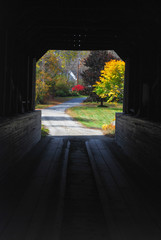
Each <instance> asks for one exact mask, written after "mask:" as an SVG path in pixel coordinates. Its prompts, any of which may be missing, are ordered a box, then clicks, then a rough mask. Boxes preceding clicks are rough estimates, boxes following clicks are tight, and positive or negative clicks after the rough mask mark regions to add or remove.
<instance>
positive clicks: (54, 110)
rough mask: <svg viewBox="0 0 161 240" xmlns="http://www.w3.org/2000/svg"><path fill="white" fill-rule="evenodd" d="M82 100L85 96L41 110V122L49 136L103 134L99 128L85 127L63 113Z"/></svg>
mask: <svg viewBox="0 0 161 240" xmlns="http://www.w3.org/2000/svg"><path fill="white" fill-rule="evenodd" d="M83 100H85V98H75V99H72V100H69V101H67V102H65V103H62V104H59V105H57V106H53V107H50V108H46V109H43V110H42V124H44V125H45V126H47V127H48V129H49V131H50V135H51V136H85V135H87V136H89V135H103V134H102V131H101V130H95V129H89V128H86V127H84V126H83V125H81V124H80V123H78V122H76V121H74V120H73V118H72V117H70V116H69V115H68V114H66V113H65V111H66V109H68V108H70V107H74V106H79V105H80V104H81V103H82V102H83Z"/></svg>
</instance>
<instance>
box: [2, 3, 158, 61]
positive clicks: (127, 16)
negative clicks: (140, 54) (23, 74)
mask: <svg viewBox="0 0 161 240" xmlns="http://www.w3.org/2000/svg"><path fill="white" fill-rule="evenodd" d="M160 11H161V7H160V4H159V3H158V5H156V4H155V5H154V6H153V5H152V4H148V3H145V4H144V1H133V2H131V1H129V3H122V1H120V3H119V4H116V2H114V3H112V1H104V2H100V3H98V2H96V3H94V1H93V2H92V5H88V4H87V1H86V2H85V1H84V2H83V1H80V2H77V1H75V4H73V3H72V1H63V0H62V1H58V0H57V1H48V0H46V1H44V2H43V3H40V1H27V0H26V1H13V2H12V3H9V2H7V1H6V2H5V3H4V4H3V5H2V7H1V12H0V22H1V23H0V27H1V28H2V29H8V33H9V38H10V39H12V41H13V44H15V46H18V47H20V48H21V49H22V50H23V49H25V50H26V49H27V50H28V51H30V52H32V54H34V55H35V56H37V57H39V55H41V54H42V53H43V52H44V51H46V50H47V49H76V50H79V49H115V50H116V51H125V49H126V51H128V49H129V48H130V46H131V45H134V44H136V42H137V41H140V39H141V38H142V37H143V36H144V35H146V34H147V35H148V34H149V36H151V34H152V33H153V31H154V29H156V28H157V27H158V26H159V27H160V22H161V18H160V15H161V14H160ZM159 31H160V29H159ZM150 33H151V34H150Z"/></svg>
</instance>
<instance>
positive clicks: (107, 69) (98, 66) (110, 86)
mask: <svg viewBox="0 0 161 240" xmlns="http://www.w3.org/2000/svg"><path fill="white" fill-rule="evenodd" d="M124 71H125V63H124V61H123V60H122V59H121V58H120V57H119V55H118V54H117V53H116V52H115V51H114V50H90V51H87V50H86V51H83V50H82V51H78V50H77V51H76V50H74V51H71V50H49V51H47V52H46V53H45V54H44V55H43V56H42V57H41V58H40V59H39V60H38V61H37V63H36V97H35V102H36V109H41V111H42V124H43V125H44V124H47V126H48V127H49V128H51V129H50V132H52V134H53V133H54V125H55V128H58V127H59V126H58V125H59V124H60V121H59V123H58V122H57V121H56V117H55V120H54V115H53V117H52V116H51V115H52V113H53V114H54V113H56V111H52V110H56V109H58V108H59V106H55V105H57V104H59V103H62V102H65V101H68V103H67V104H66V105H65V104H64V105H62V109H63V110H62V111H64V112H66V111H67V112H68V114H70V115H71V116H72V117H74V119H76V120H78V121H79V122H80V123H82V124H83V125H84V126H86V127H90V128H93V129H100V130H101V129H102V130H103V132H104V134H108V135H110V136H113V135H114V132H115V112H117V111H118V112H121V111H122V109H123V91H124ZM77 98H79V99H77ZM74 99H75V100H74ZM69 100H71V103H70V102H69ZM82 101H83V102H84V106H83V107H81V108H80V107H78V103H79V102H80V103H81V102H82ZM74 106H77V108H72V109H70V107H74ZM47 107H50V108H49V109H48V111H47V110H43V109H44V108H47ZM49 112H50V113H49ZM92 112H93V114H92ZM45 114H48V116H46V117H45ZM99 115H100V116H99ZM49 116H50V117H49ZM57 117H58V116H57ZM49 118H50V122H51V120H52V119H53V120H54V121H53V123H52V124H51V125H52V127H51V126H49V124H48V123H47V119H49ZM59 120H60V118H59ZM63 123H65V122H63ZM68 123H69V121H67V122H66V124H67V126H65V125H63V124H60V126H63V127H64V128H66V130H67V129H68V128H69V127H68ZM59 129H60V127H59ZM75 130H76V129H75ZM43 131H44V126H43ZM67 132H68V134H69V135H70V134H72V131H71V133H70V130H69V129H68V131H67ZM67 132H65V133H64V134H65V135H66V134H67ZM55 133H56V134H57V135H58V130H56V129H55ZM62 134H63V132H62V129H61V130H60V135H62ZM75 134H76V131H75ZM53 135H54V134H53Z"/></svg>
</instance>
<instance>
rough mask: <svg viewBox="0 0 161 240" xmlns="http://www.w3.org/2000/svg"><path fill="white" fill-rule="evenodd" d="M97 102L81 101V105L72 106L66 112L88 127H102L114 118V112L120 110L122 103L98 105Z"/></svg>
mask: <svg viewBox="0 0 161 240" xmlns="http://www.w3.org/2000/svg"><path fill="white" fill-rule="evenodd" d="M98 105H99V104H97V103H83V104H82V106H79V107H72V108H70V109H68V110H67V113H68V114H69V115H70V116H72V117H73V118H74V119H75V120H76V121H78V122H80V123H82V124H83V125H84V126H86V127H89V128H102V125H103V124H110V123H111V122H112V121H114V119H115V113H116V112H122V104H116V105H115V104H107V103H104V107H99V106H98Z"/></svg>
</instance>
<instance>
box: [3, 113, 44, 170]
mask: <svg viewBox="0 0 161 240" xmlns="http://www.w3.org/2000/svg"><path fill="white" fill-rule="evenodd" d="M40 139H41V111H35V112H31V113H26V114H21V115H18V116H16V117H12V118H7V119H3V121H2V120H1V121H0V174H1V173H2V172H3V171H5V169H7V168H8V167H10V166H12V165H13V164H14V163H15V162H17V161H19V160H20V159H21V158H22V157H23V156H24V155H25V154H26V153H27V152H28V151H29V150H30V149H31V148H32V147H33V146H34V145H35V144H36V143H37V142H38V141H39V140H40Z"/></svg>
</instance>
